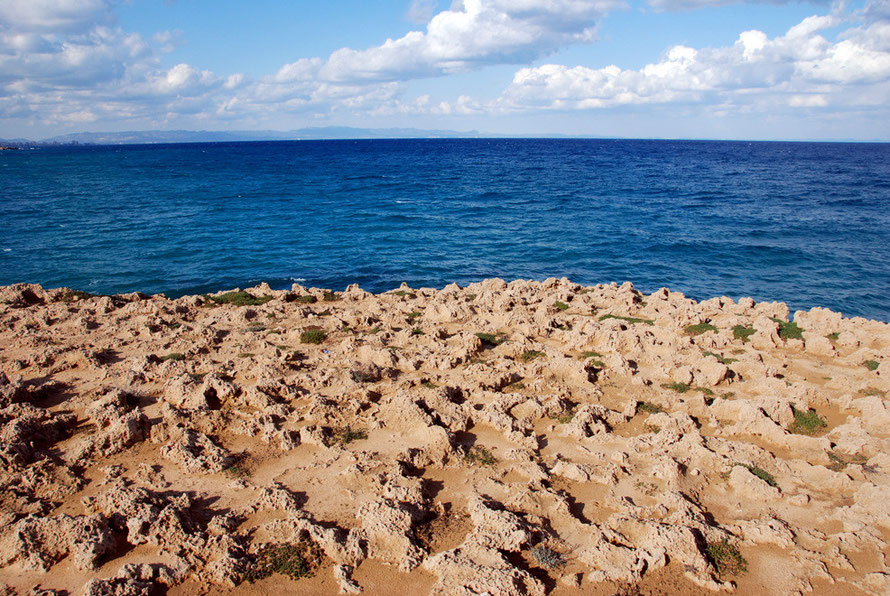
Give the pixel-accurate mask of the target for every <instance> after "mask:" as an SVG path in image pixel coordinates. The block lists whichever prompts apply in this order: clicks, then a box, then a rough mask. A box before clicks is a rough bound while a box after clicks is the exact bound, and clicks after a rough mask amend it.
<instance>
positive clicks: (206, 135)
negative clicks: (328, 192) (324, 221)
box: [0, 126, 558, 146]
mask: <svg viewBox="0 0 890 596" xmlns="http://www.w3.org/2000/svg"><path fill="white" fill-rule="evenodd" d="M500 136H505V135H493V134H483V133H480V132H478V131H475V130H472V131H468V132H460V131H456V130H423V129H418V128H352V127H348V126H325V127H314V128H299V129H296V130H289V131H277V130H261V131H208V130H201V131H193V130H135V131H127V132H78V133H72V134H66V135H59V136H56V137H50V138H48V139H43V140H40V141H33V140H28V139H0V145H13V146H34V145H56V144H57V145H72V144H81V145H145V144H152V143H224V142H237V141H296V140H313V139H421V138H422V139H456V138H471V139H472V138H491V137H500ZM551 136H558V135H551Z"/></svg>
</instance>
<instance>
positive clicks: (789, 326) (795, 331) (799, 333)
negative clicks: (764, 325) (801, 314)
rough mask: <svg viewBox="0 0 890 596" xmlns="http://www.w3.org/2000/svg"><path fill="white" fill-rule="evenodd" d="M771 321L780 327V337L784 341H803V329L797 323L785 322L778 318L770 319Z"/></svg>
mask: <svg viewBox="0 0 890 596" xmlns="http://www.w3.org/2000/svg"><path fill="white" fill-rule="evenodd" d="M770 320H771V321H772V322H773V323H775V324H777V325H778V326H779V337H781V338H782V339H785V340H788V339H803V329H801V328H800V327H798V326H797V323H791V322H788V321H783V320H782V319H780V318H778V317H770Z"/></svg>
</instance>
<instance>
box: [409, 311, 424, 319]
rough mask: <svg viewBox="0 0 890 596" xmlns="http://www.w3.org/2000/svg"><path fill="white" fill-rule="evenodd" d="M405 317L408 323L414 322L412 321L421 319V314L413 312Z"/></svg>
mask: <svg viewBox="0 0 890 596" xmlns="http://www.w3.org/2000/svg"><path fill="white" fill-rule="evenodd" d="M405 316H406V317H407V318H408V321H409V322H414V319H417V318H420V317H422V316H423V313H422V312H419V311H416V310H415V311H414V312H409V313H408V314H407V315H405Z"/></svg>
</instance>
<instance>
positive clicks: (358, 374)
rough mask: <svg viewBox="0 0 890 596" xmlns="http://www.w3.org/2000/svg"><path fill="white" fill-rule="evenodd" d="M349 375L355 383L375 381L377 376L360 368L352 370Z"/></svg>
mask: <svg viewBox="0 0 890 596" xmlns="http://www.w3.org/2000/svg"><path fill="white" fill-rule="evenodd" d="M349 377H350V378H351V379H352V380H353V381H355V382H356V383H376V382H377V381H378V380H379V378H378V377H377V376H376V375H373V374H371V373H367V372H364V371H361V370H352V371H350V372H349Z"/></svg>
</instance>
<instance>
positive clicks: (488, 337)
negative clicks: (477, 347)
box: [476, 333, 507, 346]
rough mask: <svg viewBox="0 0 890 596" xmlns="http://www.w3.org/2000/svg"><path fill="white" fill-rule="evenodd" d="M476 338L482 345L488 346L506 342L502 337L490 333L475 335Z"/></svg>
mask: <svg viewBox="0 0 890 596" xmlns="http://www.w3.org/2000/svg"><path fill="white" fill-rule="evenodd" d="M476 337H478V338H479V339H481V340H482V343H484V344H489V345H491V346H499V345H501V344H502V343H504V342H505V341H507V338H506V337H504V336H503V335H492V334H491V333H477V334H476Z"/></svg>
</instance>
